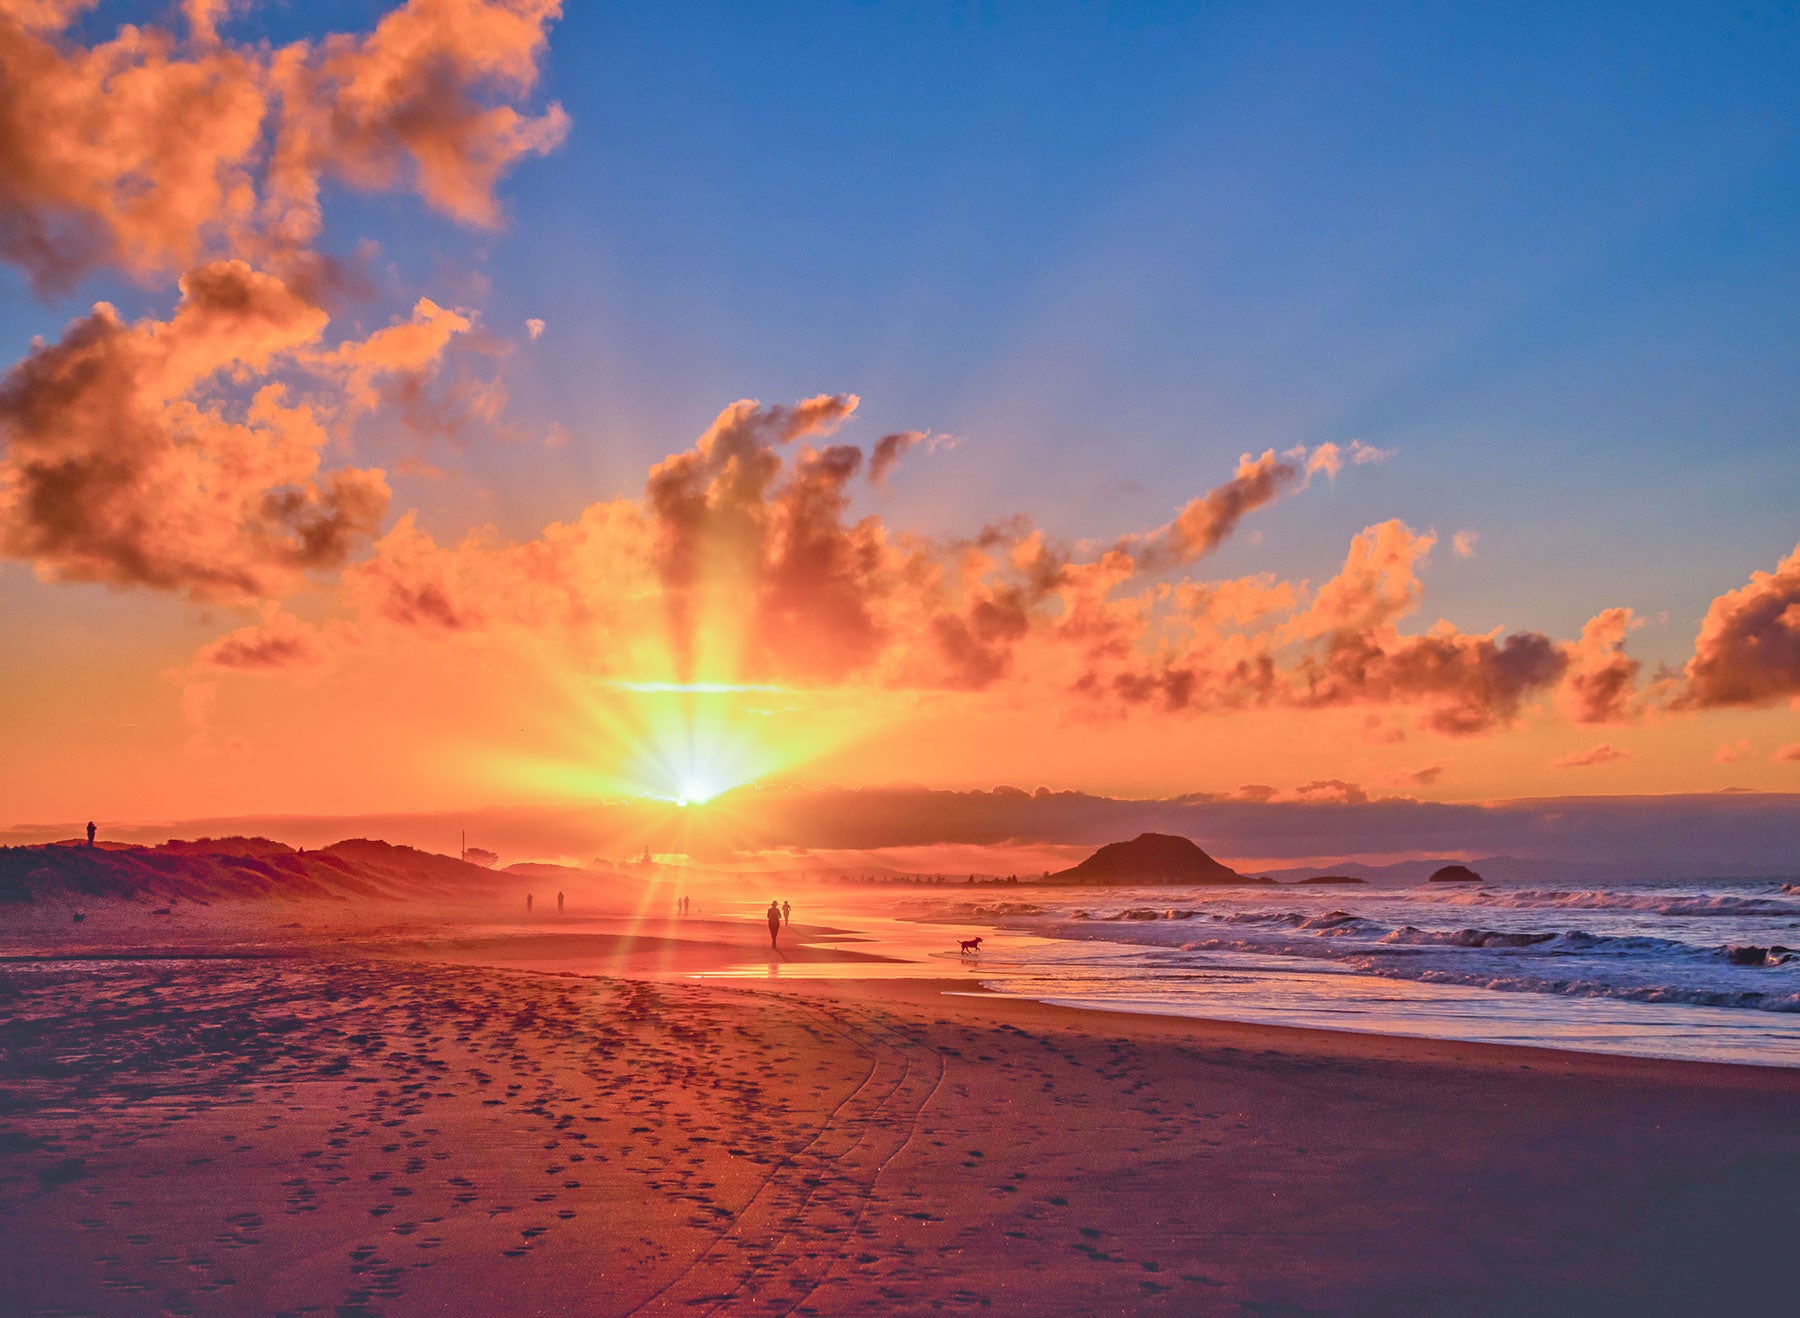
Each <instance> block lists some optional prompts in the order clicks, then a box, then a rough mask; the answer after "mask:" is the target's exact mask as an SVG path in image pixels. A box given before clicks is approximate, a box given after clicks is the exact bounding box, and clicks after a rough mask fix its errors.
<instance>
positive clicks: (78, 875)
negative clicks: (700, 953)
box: [0, 837, 644, 905]
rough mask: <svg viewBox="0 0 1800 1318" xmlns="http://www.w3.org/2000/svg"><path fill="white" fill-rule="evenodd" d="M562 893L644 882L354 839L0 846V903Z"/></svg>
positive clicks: (486, 897) (445, 898)
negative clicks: (306, 843) (294, 843)
mask: <svg viewBox="0 0 1800 1318" xmlns="http://www.w3.org/2000/svg"><path fill="white" fill-rule="evenodd" d="M558 886H564V887H567V888H569V889H572V890H578V891H580V892H582V894H583V895H584V896H587V897H590V898H591V897H593V896H595V895H598V894H602V893H603V894H605V895H607V896H609V897H611V898H613V899H615V900H616V901H617V902H619V903H626V904H629V903H630V902H632V901H635V900H637V899H638V898H639V897H640V896H641V894H642V891H643V888H644V884H643V882H642V880H640V879H637V878H635V877H632V876H628V875H622V874H611V873H601V872H598V871H592V870H581V869H573V868H568V867H562V866H553V865H531V866H521V867H519V869H518V872H514V871H513V870H511V869H502V870H494V869H487V868H484V867H482V866H480V865H472V864H468V863H466V862H464V861H461V860H458V859H456V858H455V857H453V856H440V855H435V854H433V853H432V852H429V851H420V850H417V849H416V848H413V847H405V846H395V845H393V844H391V843H387V842H379V841H372V840H369V839H366V838H354V839H349V840H346V841H343V842H335V843H333V844H332V845H330V846H328V847H321V848H316V849H313V850H307V851H298V850H296V849H294V848H293V847H289V846H286V845H284V844H282V843H280V842H271V841H270V840H269V839H267V838H245V837H229V838H201V839H199V840H198V841H171V842H165V843H163V844H161V845H160V846H154V847H148V846H145V847H139V846H121V845H118V844H107V843H102V844H101V845H99V846H96V847H88V846H86V845H83V844H81V843H79V842H63V843H53V844H50V845H46V846H31V847H0V905H4V904H9V903H10V904H26V903H34V902H43V901H57V902H68V901H79V900H86V901H96V900H126V901H142V900H154V901H195V902H211V901H230V900H260V899H265V898H282V899H288V900H321V899H322V900H327V901H340V902H350V901H420V902H447V903H467V902H471V901H486V902H495V903H498V902H502V901H504V902H513V901H515V900H520V901H522V900H523V894H524V893H526V892H527V891H530V890H533V889H535V890H536V891H537V894H538V896H539V898H540V900H546V901H548V900H550V899H551V894H552V893H553V892H554V890H555V889H556V887H558Z"/></svg>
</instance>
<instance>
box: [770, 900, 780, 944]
mask: <svg viewBox="0 0 1800 1318" xmlns="http://www.w3.org/2000/svg"><path fill="white" fill-rule="evenodd" d="M780 932H781V908H780V907H779V906H777V905H776V904H775V903H774V902H770V903H769V947H770V948H771V949H773V948H774V947H775V935H776V934H778V933H780Z"/></svg>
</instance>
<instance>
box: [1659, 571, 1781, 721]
mask: <svg viewBox="0 0 1800 1318" xmlns="http://www.w3.org/2000/svg"><path fill="white" fill-rule="evenodd" d="M1686 679H1687V682H1686V687H1685V689H1684V690H1683V691H1682V692H1681V694H1680V695H1679V696H1678V697H1677V698H1676V701H1675V703H1676V704H1677V706H1680V707H1684V708H1690V709H1714V708H1719V707H1723V706H1756V705H1772V704H1776V703H1778V702H1780V701H1782V700H1787V699H1791V698H1793V697H1795V696H1800V546H1796V548H1795V550H1794V552H1793V553H1792V554H1790V555H1788V557H1787V558H1785V559H1783V560H1782V561H1781V562H1780V563H1779V564H1778V565H1777V566H1776V568H1775V570H1774V571H1773V572H1760V571H1759V572H1752V573H1751V574H1750V581H1749V583H1748V584H1747V585H1744V586H1740V587H1739V588H1738V589H1736V590H1730V591H1727V592H1725V594H1723V595H1720V596H1719V597H1718V598H1717V599H1715V600H1714V601H1713V602H1712V605H1711V607H1710V608H1708V609H1707V611H1706V618H1705V619H1704V620H1703V621H1702V622H1701V624H1700V634H1699V636H1698V637H1697V638H1696V639H1695V641H1694V657H1693V658H1692V659H1691V660H1689V661H1688V665H1687V671H1686Z"/></svg>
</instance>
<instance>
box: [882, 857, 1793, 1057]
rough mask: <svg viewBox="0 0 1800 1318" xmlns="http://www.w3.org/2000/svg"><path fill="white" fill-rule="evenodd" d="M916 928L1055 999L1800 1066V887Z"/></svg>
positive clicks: (1480, 897)
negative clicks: (970, 940)
mask: <svg viewBox="0 0 1800 1318" xmlns="http://www.w3.org/2000/svg"><path fill="white" fill-rule="evenodd" d="M989 891H991V890H989ZM913 915H914V918H923V919H926V920H930V921H932V922H949V923H957V924H981V925H986V926H988V927H989V928H990V929H991V930H993V931H994V932H992V933H990V935H989V936H988V937H986V938H985V939H984V942H983V946H982V950H981V953H980V956H979V970H978V971H977V972H976V973H977V974H978V975H979V978H980V980H981V983H982V986H983V987H984V988H986V989H988V990H990V991H993V992H999V993H1006V994H1011V995H1015V996H1019V997H1025V998H1032V999H1035V1000H1038V1001H1042V1002H1052V1003H1059V1004H1063V1005H1067V1006H1075V1007H1088V1008H1096V1009H1104V1010H1109V1011H1128V1012H1149V1013H1155V1014H1160V1015H1173V1016H1197V1017H1209V1018H1215V1019H1224V1020H1236V1021H1251V1022H1262V1023H1268V1024H1278V1025H1299V1026H1309V1027H1314V1028H1322V1029H1333V1030H1355V1031H1364V1032H1371V1033H1379V1034H1402V1035H1423V1036H1430V1037H1435V1038H1446V1039H1465V1040H1474V1041H1481V1042H1491V1043H1509V1044H1529V1045H1536V1046H1540V1047H1550V1048H1569V1049H1576V1050H1581V1051H1590V1052H1611V1053H1629V1054H1635V1055H1640V1056H1649V1057H1674V1058H1691V1059H1700V1060H1708V1061H1722V1062H1738V1063H1754V1064H1760V1065H1772V1066H1800V884H1795V883H1781V882H1771V881H1768V880H1756V881H1751V880H1728V879H1720V880H1712V881H1703V882H1694V881H1686V882H1663V881H1645V882H1642V883H1618V884H1610V885H1607V886H1594V887H1569V888H1550V887H1544V886H1525V885H1518V886H1509V885H1505V884H1497V883H1487V884H1482V885H1479V886H1477V885H1472V884H1442V883H1439V884H1418V885H1415V886H1410V887H1388V886H1375V885H1367V886H1364V885H1343V886H1338V885H1330V886H1325V885H1321V886H1298V885H1288V884H1284V885H1281V886H1279V887H1253V888H1252V887H1245V888H1217V887H1196V888H1177V887H1155V888H1105V889H1095V888H1083V889H1020V890H1017V891H1016V893H1015V892H1014V891H1013V890H1009V891H1008V893H1007V895H1006V896H1005V897H1004V898H999V899H995V900H987V901H983V900H980V899H976V898H974V895H973V894H971V899H965V900H962V901H956V902H952V903H950V904H948V905H947V906H946V905H945V904H939V903H929V904H927V903H921V904H919V905H918V906H916V907H915V908H914V911H913ZM1789 949H1795V950H1789ZM934 959H935V960H940V961H941V960H948V959H956V960H957V961H958V963H959V964H961V965H966V964H967V963H968V962H969V961H971V960H974V959H975V958H969V957H961V956H960V955H959V954H957V953H955V952H954V951H950V952H942V953H938V954H936V955H935V957H934Z"/></svg>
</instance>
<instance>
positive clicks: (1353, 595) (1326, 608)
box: [1288, 521, 1437, 636]
mask: <svg viewBox="0 0 1800 1318" xmlns="http://www.w3.org/2000/svg"><path fill="white" fill-rule="evenodd" d="M1436 543H1437V537H1436V536H1435V535H1433V534H1432V533H1431V532H1429V531H1427V532H1425V533H1424V534H1422V535H1421V534H1419V533H1418V532H1415V531H1414V530H1413V529H1412V528H1411V527H1409V526H1407V525H1406V524H1405V523H1404V522H1400V521H1387V522H1382V523H1381V524H1380V525H1379V526H1371V527H1369V528H1368V529H1366V530H1365V531H1363V532H1362V533H1361V534H1360V535H1358V536H1357V537H1356V538H1355V539H1354V540H1352V541H1351V542H1350V553H1349V555H1348V556H1347V557H1346V558H1345V560H1344V566H1343V569H1342V570H1341V571H1340V572H1339V573H1338V574H1337V575H1336V576H1335V577H1333V578H1331V580H1329V581H1327V582H1326V583H1325V584H1324V585H1322V586H1320V587H1319V591H1318V594H1317V595H1316V596H1315V597H1314V599H1313V603H1312V607H1311V608H1309V609H1307V610H1306V612H1305V613H1303V614H1301V615H1300V616H1299V617H1297V618H1295V619H1293V620H1292V621H1291V622H1290V623H1289V624H1288V628H1289V632H1290V634H1292V635H1294V636H1322V635H1325V634H1326V633H1329V632H1341V631H1361V630H1365V629H1367V628H1370V627H1380V626H1385V625H1386V624H1388V623H1391V622H1393V621H1394V620H1395V619H1397V618H1401V617H1404V616H1405V615H1406V614H1408V613H1411V612H1412V611H1413V610H1415V609H1417V608H1418V607H1419V600H1420V596H1421V594H1422V592H1423V589H1424V587H1423V583H1422V582H1421V581H1420V580H1419V574H1418V568H1419V565H1420V564H1421V563H1423V561H1424V560H1425V557H1426V556H1427V555H1428V554H1430V552H1431V548H1432V546H1433V545H1435V544H1436Z"/></svg>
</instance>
